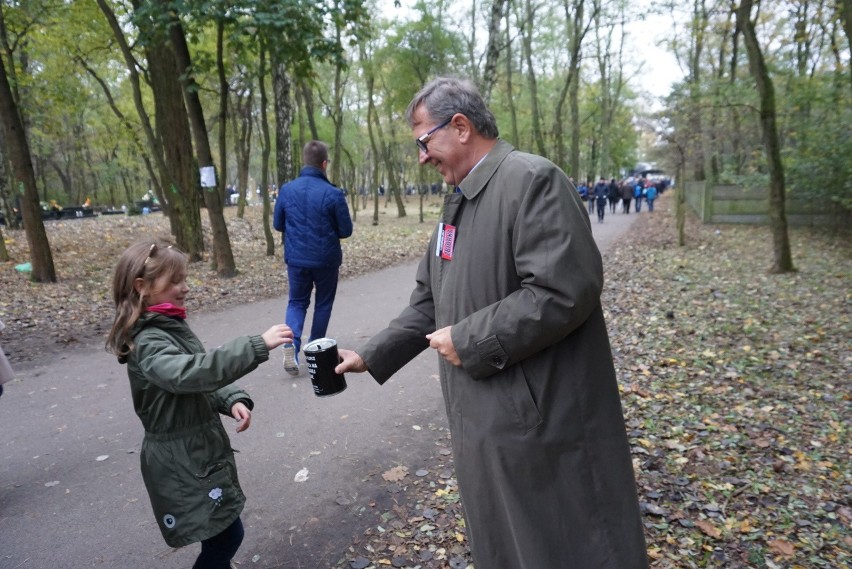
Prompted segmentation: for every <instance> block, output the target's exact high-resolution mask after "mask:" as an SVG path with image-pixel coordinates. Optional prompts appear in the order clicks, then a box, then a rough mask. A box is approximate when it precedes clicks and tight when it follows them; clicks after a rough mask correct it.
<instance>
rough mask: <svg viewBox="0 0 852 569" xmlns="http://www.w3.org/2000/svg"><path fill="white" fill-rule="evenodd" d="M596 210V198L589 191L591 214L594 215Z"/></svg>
mask: <svg viewBox="0 0 852 569" xmlns="http://www.w3.org/2000/svg"><path fill="white" fill-rule="evenodd" d="M594 211H595V198H593V197H592V196H591V192H589V215H592V214H593V213H594Z"/></svg>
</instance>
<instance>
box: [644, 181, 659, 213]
mask: <svg viewBox="0 0 852 569" xmlns="http://www.w3.org/2000/svg"><path fill="white" fill-rule="evenodd" d="M656 199H657V186H655V185H654V184H648V187H647V188H645V201H646V202H648V211H654V200H656Z"/></svg>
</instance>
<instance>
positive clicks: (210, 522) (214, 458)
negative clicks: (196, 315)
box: [127, 312, 269, 547]
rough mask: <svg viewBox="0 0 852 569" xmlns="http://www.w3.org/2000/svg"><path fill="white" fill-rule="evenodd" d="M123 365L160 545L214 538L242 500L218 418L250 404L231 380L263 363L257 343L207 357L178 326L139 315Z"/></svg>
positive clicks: (265, 353)
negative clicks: (141, 429)
mask: <svg viewBox="0 0 852 569" xmlns="http://www.w3.org/2000/svg"><path fill="white" fill-rule="evenodd" d="M133 343H134V348H133V350H132V351H131V352H130V354H129V356H128V358H127V375H128V377H129V379H130V390H131V394H132V396H133V407H134V409H135V411H136V414H137V415H138V416H139V419H140V420H141V421H142V425H143V426H144V428H145V438H144V441H143V443H142V452H141V463H142V478H143V480H144V481H145V487H146V489H147V490H148V496H149V497H150V499H151V506H152V507H153V509H154V516H155V517H156V519H157V524H158V526H159V527H160V531H161V532H162V534H163V538H164V539H165V540H166V543H167V544H168V545H170V546H172V547H181V546H184V545H188V544H190V543H195V542H198V541H201V540H204V539H207V538H210V537H213V536H215V535H217V534H219V533H220V532H222V531H223V530H225V529H226V528H227V527H228V526H229V525H231V523H233V522H234V520H236V519H237V517H238V516H239V515H240V513H241V512H242V509H243V505H244V504H245V495H244V494H243V491H242V489H241V488H240V483H239V480H238V479H237V467H236V463H235V461H234V450H233V449H232V448H231V443H230V440H229V439H228V435H227V433H226V432H225V428H224V426H223V425H222V421H221V419H220V418H219V414H222V415H227V416H230V415H231V408H232V407H233V405H234V404H235V403H237V402H238V401H241V402H243V403H244V404H245V405H246V407H248V408H249V409H251V408H252V407H253V406H254V403H253V402H252V400H251V399H250V398H249V396H248V394H247V393H246V392H245V391H243V390H241V389H239V388H238V387H236V386H233V385H231V384H232V383H233V382H234V381H236V380H237V379H239V378H240V377H242V376H244V375H246V374H247V373H249V372H251V371H252V370H254V369H255V368H256V367H257V366H258V365H259V364H260V363H262V362H264V361H266V360H267V359H269V350H268V349H267V347H266V344H265V343H264V341H263V338H261V337H260V336H242V337H239V338H236V339H234V340H231V341H230V342H227V343H226V344H224V345H222V346H220V347H218V348H215V349H213V350H210V351H209V352H207V351H205V350H204V346H203V345H202V343H201V341H200V340H199V339H198V337H196V335H195V334H194V333H193V332H192V330H190V329H189V326H188V325H187V324H186V322H185V321H184V320H181V319H178V318H172V317H168V316H164V315H162V314H157V313H151V312H149V313H146V314H145V315H143V316H142V317H141V318H140V319H139V321H138V322H137V323H136V325H135V327H134V329H133Z"/></svg>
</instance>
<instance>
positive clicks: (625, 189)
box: [621, 180, 633, 213]
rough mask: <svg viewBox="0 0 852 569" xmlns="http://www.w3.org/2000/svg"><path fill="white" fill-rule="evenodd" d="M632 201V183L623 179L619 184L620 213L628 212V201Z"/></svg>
mask: <svg viewBox="0 0 852 569" xmlns="http://www.w3.org/2000/svg"><path fill="white" fill-rule="evenodd" d="M632 201H633V184H632V183H631V182H630V180H625V181H624V183H623V184H621V213H630V202H632Z"/></svg>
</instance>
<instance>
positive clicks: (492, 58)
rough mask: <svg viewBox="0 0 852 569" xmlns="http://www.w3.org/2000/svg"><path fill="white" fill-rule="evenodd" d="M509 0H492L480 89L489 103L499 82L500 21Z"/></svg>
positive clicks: (501, 39) (501, 40)
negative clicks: (495, 85) (492, 92)
mask: <svg viewBox="0 0 852 569" xmlns="http://www.w3.org/2000/svg"><path fill="white" fill-rule="evenodd" d="M507 1H508V0H491V18H490V19H489V20H488V46H487V47H486V48H485V68H484V69H483V71H482V85H481V88H480V90H481V91H482V96H483V98H485V102H486V103H487V102H488V101H489V100H490V99H491V91H492V90H493V89H494V84H495V83H496V82H497V63H498V61H499V59H500V51H501V50H500V46H501V44H502V43H503V38H502V36H503V34H502V32H501V30H500V23H501V22H502V20H503V13H504V12H505V10H506V2H507Z"/></svg>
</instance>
